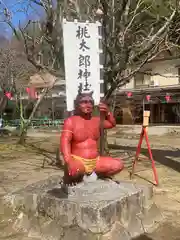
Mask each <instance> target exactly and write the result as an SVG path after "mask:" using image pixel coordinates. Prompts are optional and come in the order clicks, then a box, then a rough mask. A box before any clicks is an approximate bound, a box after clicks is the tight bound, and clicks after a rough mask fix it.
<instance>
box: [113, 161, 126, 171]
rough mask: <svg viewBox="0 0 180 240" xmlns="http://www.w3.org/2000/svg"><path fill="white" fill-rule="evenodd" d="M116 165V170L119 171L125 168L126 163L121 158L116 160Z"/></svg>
mask: <svg viewBox="0 0 180 240" xmlns="http://www.w3.org/2000/svg"><path fill="white" fill-rule="evenodd" d="M114 167H115V171H117V172H118V171H121V170H123V168H124V163H123V162H122V161H121V160H119V161H116V164H115V166H114Z"/></svg>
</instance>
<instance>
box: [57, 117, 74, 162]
mask: <svg viewBox="0 0 180 240" xmlns="http://www.w3.org/2000/svg"><path fill="white" fill-rule="evenodd" d="M72 130H73V127H72V120H71V119H70V118H67V119H66V120H65V121H64V126H63V129H62V132H61V137H60V150H61V153H62V155H63V158H64V161H65V162H66V163H68V162H69V161H70V160H71V141H72V135H73V132H72Z"/></svg>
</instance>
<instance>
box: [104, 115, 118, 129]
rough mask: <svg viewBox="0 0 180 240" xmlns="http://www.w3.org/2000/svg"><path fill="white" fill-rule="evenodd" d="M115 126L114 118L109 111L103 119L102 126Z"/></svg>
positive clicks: (107, 127)
mask: <svg viewBox="0 0 180 240" xmlns="http://www.w3.org/2000/svg"><path fill="white" fill-rule="evenodd" d="M115 126H116V120H115V118H114V116H113V114H112V113H111V112H108V113H107V115H106V118H105V120H104V128H105V129H111V128H114V127H115Z"/></svg>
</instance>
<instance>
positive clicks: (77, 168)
mask: <svg viewBox="0 0 180 240" xmlns="http://www.w3.org/2000/svg"><path fill="white" fill-rule="evenodd" d="M68 170H69V175H70V176H76V175H78V174H83V173H84V172H85V168H84V165H83V164H82V163H81V162H80V161H78V160H73V159H72V160H71V161H69V162H68Z"/></svg>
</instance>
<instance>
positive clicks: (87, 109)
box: [79, 96, 93, 114]
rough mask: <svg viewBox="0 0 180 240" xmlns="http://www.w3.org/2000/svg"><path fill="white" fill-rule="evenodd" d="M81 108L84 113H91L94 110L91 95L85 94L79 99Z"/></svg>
mask: <svg viewBox="0 0 180 240" xmlns="http://www.w3.org/2000/svg"><path fill="white" fill-rule="evenodd" d="M79 110H80V112H82V113H85V114H89V113H92V111H93V99H92V97H90V96H84V97H82V98H81V99H80V101H79Z"/></svg>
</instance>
